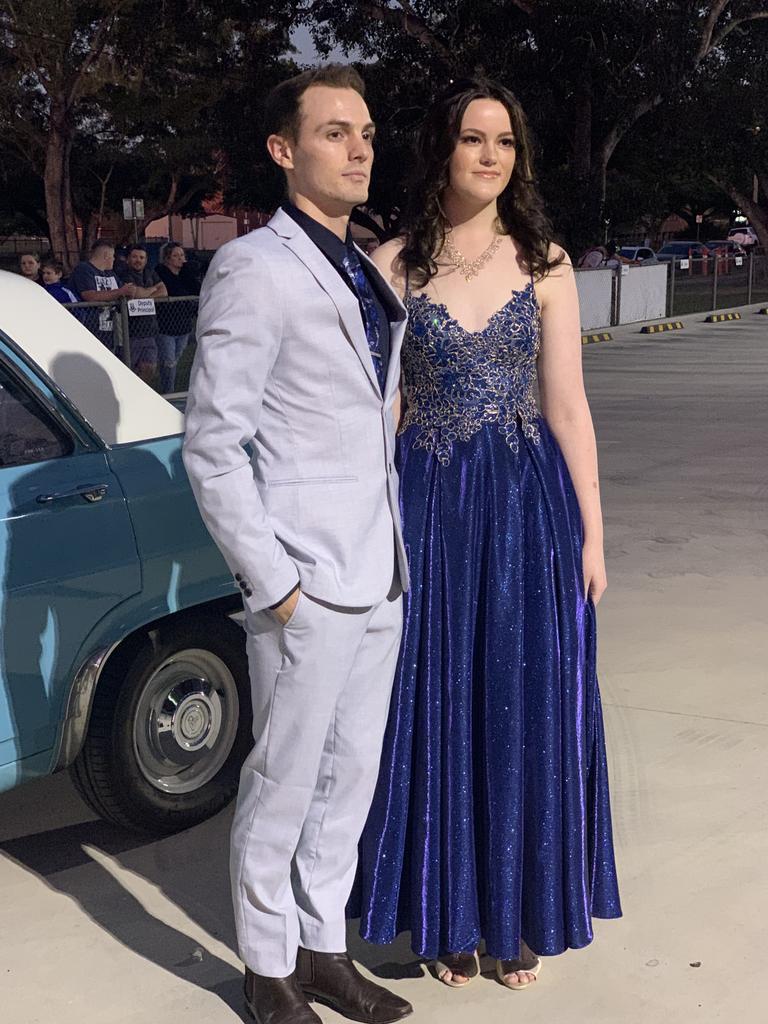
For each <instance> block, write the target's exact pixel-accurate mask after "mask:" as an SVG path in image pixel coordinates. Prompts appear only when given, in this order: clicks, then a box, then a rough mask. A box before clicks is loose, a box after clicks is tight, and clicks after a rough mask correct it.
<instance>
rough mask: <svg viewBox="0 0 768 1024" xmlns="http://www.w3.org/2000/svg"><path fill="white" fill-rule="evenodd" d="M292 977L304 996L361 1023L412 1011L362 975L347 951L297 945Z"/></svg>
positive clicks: (375, 1023) (384, 1021)
mask: <svg viewBox="0 0 768 1024" xmlns="http://www.w3.org/2000/svg"><path fill="white" fill-rule="evenodd" d="M296 978H297V980H298V983H299V985H300V986H301V988H302V989H303V991H304V994H305V995H306V996H307V997H308V998H310V999H316V1000H317V1002H318V1003H322V1004H323V1005H324V1006H330V1008H331V1009H332V1010H335V1011H336V1012H337V1013H340V1014H341V1015H342V1017H348V1018H349V1020H357V1021H361V1022H362V1024H395V1021H399V1020H402V1019H403V1017H407V1016H408V1014H409V1013H413V1007H412V1006H411V1004H410V1003H407V1002H406V1001H405V999H401V998H400V996H396V995H395V994H394V992H390V991H389V990H388V989H386V988H382V987H381V985H374V983H373V982H372V981H368V979H367V978H364V977H363V976H362V974H361V973H360V972H359V971H358V969H357V968H356V967H355V965H354V964H353V963H352V960H351V959H350V957H349V954H348V953H316V952H313V951H312V950H310V949H302V948H301V947H299V954H298V958H297V960H296Z"/></svg>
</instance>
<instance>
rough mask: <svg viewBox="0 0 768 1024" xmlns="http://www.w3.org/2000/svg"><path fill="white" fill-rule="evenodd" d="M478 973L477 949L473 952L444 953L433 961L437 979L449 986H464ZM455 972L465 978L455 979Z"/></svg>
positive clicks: (478, 959) (478, 958)
mask: <svg viewBox="0 0 768 1024" xmlns="http://www.w3.org/2000/svg"><path fill="white" fill-rule="evenodd" d="M479 973H480V957H479V956H478V955H477V950H475V952H474V953H446V955H445V956H444V957H443V958H442V960H436V961H435V974H436V975H437V978H438V980H439V981H442V983H443V984H444V985H447V986H448V987H449V988H465V987H466V986H467V985H468V984H469V983H470V981H472V979H473V978H476V977H477V976H478V974H479ZM457 974H459V975H462V976H463V977H464V978H465V979H466V980H465V981H456V980H455V978H456V975H457ZM448 975H450V978H449V977H448Z"/></svg>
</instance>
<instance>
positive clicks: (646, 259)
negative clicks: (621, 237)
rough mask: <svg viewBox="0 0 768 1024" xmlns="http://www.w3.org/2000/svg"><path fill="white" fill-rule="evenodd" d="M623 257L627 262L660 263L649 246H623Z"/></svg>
mask: <svg viewBox="0 0 768 1024" xmlns="http://www.w3.org/2000/svg"><path fill="white" fill-rule="evenodd" d="M620 252H621V255H622V256H623V257H624V258H625V259H627V260H637V261H638V262H639V263H658V262H659V261H658V260H657V259H656V253H655V252H654V251H653V249H650V248H649V247H648V246H647V245H622V247H621V250H620Z"/></svg>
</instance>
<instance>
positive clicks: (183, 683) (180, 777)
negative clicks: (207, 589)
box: [72, 616, 252, 834]
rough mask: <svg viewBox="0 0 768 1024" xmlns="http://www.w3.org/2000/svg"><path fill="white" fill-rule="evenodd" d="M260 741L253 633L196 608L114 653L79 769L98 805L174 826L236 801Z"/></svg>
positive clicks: (148, 827) (80, 783)
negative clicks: (254, 712)
mask: <svg viewBox="0 0 768 1024" xmlns="http://www.w3.org/2000/svg"><path fill="white" fill-rule="evenodd" d="M251 744H252V737H251V710H250V690H249V684H248V661H247V657H246V652H245V634H244V632H243V630H242V629H241V628H240V627H239V626H238V625H236V624H235V623H233V622H232V621H231V620H230V619H228V618H226V617H225V616H219V617H215V616H196V617H191V618H188V619H186V620H184V621H183V622H179V623H176V624H174V625H171V626H169V627H166V628H163V627H160V629H159V630H158V631H157V632H153V633H152V634H151V635H148V636H146V637H145V638H143V639H142V641H141V642H140V643H139V644H138V646H136V645H132V646H130V647H126V649H125V650H124V651H122V652H121V651H118V652H117V653H116V654H115V655H114V656H113V658H112V659H111V660H110V661H109V662H108V664H107V666H106V668H105V670H104V673H103V675H102V677H101V679H100V680H99V685H98V687H97V689H96V694H95V697H94V703H93V708H92V711H91V720H90V724H89V728H88V733H87V736H86V739H85V743H84V744H83V749H82V750H81V752H80V754H79V755H78V757H77V759H76V761H75V763H74V765H73V772H72V773H73V776H74V779H75V783H76V785H77V788H78V790H79V791H80V793H81V795H82V796H83V798H84V799H85V800H86V802H87V803H88V804H89V806H90V807H92V808H93V810H94V811H96V812H97V814H99V815H101V816H102V817H104V818H108V819H110V820H112V821H114V822H116V823H117V824H119V825H123V826H126V827H128V828H131V829H134V830H138V831H142V832H151V833H155V834H169V833H172V832H177V831H179V830H180V829H184V828H188V827H189V826H191V825H195V824H197V823H198V822H200V821H203V820H204V819H206V818H208V817H210V816H211V815H213V814H215V813H216V812H217V811H219V810H221V808H222V807H224V806H225V805H226V804H227V803H228V802H229V800H230V799H231V798H232V797H233V795H234V794H235V792H236V789H237V783H238V778H239V774H240V766H241V765H242V762H243V760H244V758H245V757H246V755H247V753H248V751H249V749H250V747H251Z"/></svg>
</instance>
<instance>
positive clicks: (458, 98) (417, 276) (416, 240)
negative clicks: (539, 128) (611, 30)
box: [400, 78, 563, 288]
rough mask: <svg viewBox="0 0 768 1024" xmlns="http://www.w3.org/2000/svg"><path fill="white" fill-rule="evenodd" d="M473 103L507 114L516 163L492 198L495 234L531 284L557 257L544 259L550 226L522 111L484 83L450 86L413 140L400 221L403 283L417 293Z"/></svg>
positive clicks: (494, 85)
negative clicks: (512, 249) (510, 246)
mask: <svg viewBox="0 0 768 1024" xmlns="http://www.w3.org/2000/svg"><path fill="white" fill-rule="evenodd" d="M473 100H497V101H498V102H499V103H501V104H502V105H503V106H504V107H505V108H506V110H507V112H508V114H509V120H510V123H511V125H512V132H513V134H514V137H515V149H516V152H517V159H516V160H515V167H514V170H513V172H512V177H511V178H510V181H509V184H508V185H507V187H506V188H505V189H504V191H503V192H502V194H501V195H500V196H499V198H498V211H499V221H500V226H501V231H502V233H503V234H507V235H511V236H512V238H514V240H515V242H517V244H518V246H519V247H520V250H521V256H522V260H523V263H524V264H525V266H526V268H527V269H528V271H529V272H530V273H531V274H533V276H534V277H535V278H537V279H540V278H542V277H545V276H546V275H547V274H548V273H549V271H550V270H552V268H553V267H556V266H558V265H559V264H560V263H562V261H563V256H559V257H558V258H556V259H554V260H552V259H550V258H549V246H550V243H551V241H552V235H553V229H552V224H551V222H550V220H549V218H548V217H547V215H546V213H545V212H544V203H543V200H542V199H541V196H540V195H539V193H538V190H537V188H536V184H535V180H534V175H533V160H532V154H531V143H530V139H529V134H528V126H527V122H526V117H525V114H524V113H523V108H522V107H521V106H520V103H519V102H518V100H517V99H516V98H515V96H513V94H512V93H511V92H510V91H509V89H506V88H504V86H503V85H499V84H498V82H493V81H490V80H488V79H484V78H470V79H462V80H461V81H457V82H454V83H452V84H451V86H450V87H449V88H448V89H446V90H445V92H444V93H443V94H442V95H441V96H440V97H439V98H438V100H437V102H436V103H434V105H433V106H432V107H431V108H430V110H429V113H428V114H427V116H426V118H425V120H424V123H423V124H422V126H421V129H420V131H419V134H418V137H417V140H416V162H415V167H414V174H413V179H412V181H411V184H410V188H409V190H408V193H409V202H408V207H407V210H406V215H405V218H404V228H405V236H406V241H405V245H404V246H403V249H402V251H401V253H400V261H401V262H402V264H403V268H404V270H405V271H406V272H407V275H408V279H409V282H413V283H414V284H415V285H416V286H417V287H420V288H423V287H424V285H426V284H427V283H428V282H429V281H430V280H431V279H432V278H433V277H434V276H435V274H436V273H437V263H436V257H437V256H439V254H440V251H441V250H442V247H443V243H444V241H445V235H446V228H447V227H448V223H447V221H446V218H445V216H444V214H443V211H442V208H441V204H440V197H441V196H442V194H443V192H444V191H445V189H446V187H447V186H448V178H449V171H448V165H449V162H450V159H451V156H452V155H453V151H454V149H455V148H456V144H457V143H458V141H459V137H460V134H461V122H462V119H463V117H464V114H465V112H466V109H467V107H468V106H469V104H470V103H472V101H473Z"/></svg>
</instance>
